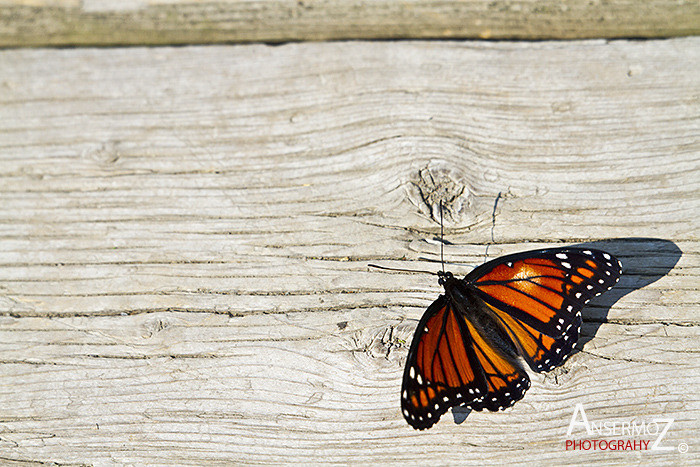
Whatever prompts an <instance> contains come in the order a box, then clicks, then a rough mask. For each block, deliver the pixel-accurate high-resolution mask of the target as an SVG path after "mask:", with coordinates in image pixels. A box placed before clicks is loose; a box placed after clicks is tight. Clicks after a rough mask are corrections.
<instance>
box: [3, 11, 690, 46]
mask: <svg viewBox="0 0 700 467" xmlns="http://www.w3.org/2000/svg"><path fill="white" fill-rule="evenodd" d="M699 33H700V4H699V3H698V2H697V1H696V0H646V1H644V2H639V1H634V0H607V1H604V2H600V1H586V0H556V1H553V0H459V1H443V0H404V1H396V0H379V1H377V0H373V1H366V0H303V1H292V0H253V1H248V0H245V1H244V0H211V1H204V2H203V1H197V0H120V1H113V0H82V1H77V0H0V46H2V47H26V46H66V45H144V44H161V45H162V44H193V43H197V44H210V43H221V42H229V43H230V42H286V41H308V40H344V39H407V38H409V39H428V38H441V39H457V38H461V39H464V38H472V39H475V38H482V39H527V40H533V39H536V40H539V39H586V38H625V37H627V38H630V37H631V38H650V37H654V38H659V37H675V36H687V35H693V34H696V35H697V34H699Z"/></svg>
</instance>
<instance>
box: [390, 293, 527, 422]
mask: <svg viewBox="0 0 700 467" xmlns="http://www.w3.org/2000/svg"><path fill="white" fill-rule="evenodd" d="M529 386H530V380H529V378H528V377H527V374H526V373H525V372H524V371H523V370H522V369H521V368H520V366H519V365H518V363H517V361H516V360H515V359H513V358H512V356H510V355H508V354H507V353H505V352H503V351H502V350H500V349H498V348H496V347H494V346H493V344H491V343H490V342H489V340H488V339H487V338H486V337H485V336H484V333H483V330H481V329H479V328H478V327H477V326H475V325H474V324H473V323H471V322H470V321H469V320H467V319H466V318H465V316H464V315H463V314H462V313H460V312H458V311H456V310H455V307H454V304H452V303H450V300H449V299H448V298H446V297H445V296H443V295H441V296H440V297H439V298H438V299H437V300H436V301H435V302H434V303H433V304H432V305H431V306H430V307H429V308H428V310H427V311H426V312H425V315H424V316H423V318H422V319H421V322H420V323H419V324H418V327H417V329H416V334H415V336H414V338H413V343H412V344H411V349H410V350H409V353H408V361H407V362H406V368H405V370H404V377H403V384H402V388H401V408H402V413H403V415H404V418H405V419H406V421H407V422H408V423H409V424H410V425H411V426H413V427H414V428H417V429H421V430H422V429H426V428H430V427H431V426H432V425H433V424H435V423H436V422H437V421H438V419H439V418H440V416H441V415H442V414H444V413H445V412H447V410H449V408H450V407H454V406H456V405H468V406H473V407H475V408H476V410H481V408H483V407H486V408H489V409H490V410H498V409H501V408H505V407H508V406H511V405H513V403H514V402H515V401H516V400H519V399H520V398H522V396H523V395H524V394H525V391H526V390H527V388H528V387H529ZM477 407H478V408H477Z"/></svg>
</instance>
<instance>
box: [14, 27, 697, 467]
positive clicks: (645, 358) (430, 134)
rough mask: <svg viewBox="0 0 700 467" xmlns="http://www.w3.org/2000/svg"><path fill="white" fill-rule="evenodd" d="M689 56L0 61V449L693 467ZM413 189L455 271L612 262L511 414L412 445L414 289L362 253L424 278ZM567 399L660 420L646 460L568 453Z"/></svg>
mask: <svg viewBox="0 0 700 467" xmlns="http://www.w3.org/2000/svg"><path fill="white" fill-rule="evenodd" d="M699 63H700V38H683V39H673V40H663V41H632V42H627V41H613V42H606V41H583V42H568V43H561V42H542V43H511V42H498V43H483V42H441V43H428V42H401V43H391V42H382V43H366V42H357V43H306V44H288V45H284V46H279V47H271V46H265V45H248V46H210V47H183V48H155V49H152V48H129V49H62V50H59V49H56V50H41V49H38V50H5V51H2V52H0V200H1V202H0V265H1V267H0V461H2V462H7V463H9V462H10V461H19V462H20V463H22V462H44V463H50V462H55V463H59V464H67V465H72V464H94V465H108V464H112V463H115V464H129V463H132V464H199V465H201V464H212V463H221V464H227V463H231V462H234V461H238V462H248V463H278V462H301V461H307V462H318V463H321V462H335V463H343V464H355V463H375V462H390V463H398V462H401V463H410V464H414V463H415V464H417V463H426V462H435V463H440V464H447V463H454V464H470V465H481V464H482V463H488V464H499V465H502V464H520V463H525V462H529V461H538V462H540V463H545V464H557V465H562V464H582V463H592V462H595V461H603V462H605V463H607V464H611V465H625V464H644V465H649V464H656V465H697V463H698V462H700V456H699V455H698V450H699V449H700V446H699V445H698V442H697V434H698V428H699V427H700V425H699V422H698V415H699V412H700V404H699V403H698V383H700V365H699V359H698V350H699V349H698V336H699V334H700V333H699V332H698V329H699V326H698V325H699V324H700V319H699V318H700V314H699V311H700V307H699V306H698V292H697V290H698V271H699V268H700V261H699V260H698V258H699V255H700V244H699V243H698V231H699V230H698V224H699V221H698V217H699V214H700V196H699V193H700V176H699V174H700V140H699V138H698V136H699V135H700V104H699V102H698V99H699V96H700V78H699V77H700V73H698V71H699V70H698V67H699V65H698V64H699ZM440 200H442V201H444V202H445V203H446V211H447V213H446V219H445V237H446V240H448V241H449V242H450V244H448V245H447V246H446V248H445V258H446V260H447V262H448V265H447V266H448V268H449V269H450V270H452V271H453V272H455V273H459V274H463V273H467V272H468V271H470V270H471V268H472V267H474V266H476V265H478V264H481V263H482V262H483V261H484V259H485V258H486V257H489V258H492V257H495V256H499V255H502V254H506V253H512V252H516V251H521V250H526V249H530V248H538V247H545V246H556V245H569V244H588V245H593V246H597V247H600V248H604V249H607V250H609V251H610V252H612V253H614V254H616V255H618V256H619V257H620V259H621V260H622V262H623V265H624V270H625V273H624V275H623V277H622V279H621V281H620V283H619V285H618V286H617V287H616V288H615V289H613V290H612V291H611V292H609V293H608V294H605V295H603V296H601V297H598V298H597V299H596V300H594V301H592V302H591V303H590V304H589V306H588V307H587V308H586V309H585V310H584V314H583V316H584V320H585V323H584V327H583V337H582V339H581V342H580V343H579V344H578V346H577V350H578V351H577V353H575V354H574V355H573V356H572V357H571V358H570V359H569V360H568V361H567V362H566V363H565V364H564V365H563V366H562V367H560V368H558V369H556V370H554V371H553V372H550V373H547V374H544V375H539V374H531V377H532V379H533V387H532V388H531V389H530V390H529V391H528V393H527V394H526V395H525V398H524V399H523V400H522V401H520V402H518V403H517V404H516V405H515V406H514V407H513V408H512V409H509V410H507V411H505V412H500V413H470V414H468V415H467V416H466V420H464V416H465V414H464V413H461V412H459V411H458V412H457V413H454V414H453V413H452V412H449V413H448V414H446V415H445V416H443V418H442V419H441V421H440V422H439V423H438V424H437V425H436V426H435V427H433V428H432V429H431V430H429V431H427V432H417V431H414V430H413V429H411V428H410V427H409V426H408V425H407V424H406V423H405V422H404V420H403V419H402V416H401V413H400V411H399V387H400V383H401V381H400V379H401V375H402V371H403V364H404V361H405V357H406V352H407V346H408V344H409V343H410V341H411V337H412V332H413V330H414V328H415V325H416V323H417V320H418V319H419V318H420V316H421V314H422V313H423V311H424V310H425V308H426V307H427V306H428V305H429V304H430V303H431V301H432V300H434V299H435V297H437V295H438V294H439V293H440V288H439V286H438V284H437V282H436V280H435V277H434V276H430V275H427V274H407V273H397V272H393V273H392V272H384V271H376V270H370V269H368V267H367V264H368V263H370V262H373V263H378V264H381V265H385V266H397V267H408V268H415V269H429V270H436V269H437V268H438V267H439V257H440V256H439V242H438V241H436V236H437V235H438V234H439V230H440V229H439V224H438V222H436V218H437V216H436V213H437V207H436V206H437V204H438V202H439V201H440ZM578 403H581V404H583V405H584V407H585V410H586V415H587V416H588V418H589V419H590V420H592V421H596V422H601V421H617V422H620V423H623V422H626V423H629V422H631V421H636V422H638V423H641V422H642V421H644V422H646V423H649V422H650V421H651V420H652V419H654V418H659V417H661V418H673V419H674V420H675V421H674V423H673V425H672V426H671V428H670V429H669V431H668V433H667V435H666V437H665V438H664V440H663V442H662V443H661V445H662V446H667V447H671V448H672V449H671V450H669V451H653V452H651V451H650V452H641V453H640V452H619V451H604V452H600V451H597V452H592V451H588V452H580V451H578V452H570V451H569V452H567V451H565V440H566V431H567V427H568V426H569V422H570V420H571V417H572V414H573V410H574V406H575V405H576V404H578ZM456 422H458V423H456ZM575 437H576V438H578V439H594V438H596V437H597V436H587V435H585V434H583V433H581V430H579V432H578V433H576V436H575ZM603 438H604V439H611V438H610V437H603ZM616 439H617V438H616ZM635 439H645V440H653V439H655V435H649V436H642V437H638V438H635ZM681 443H687V444H688V447H689V451H688V452H687V453H681V452H679V450H678V446H679V445H680V444H681Z"/></svg>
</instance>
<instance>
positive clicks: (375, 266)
mask: <svg viewBox="0 0 700 467" xmlns="http://www.w3.org/2000/svg"><path fill="white" fill-rule="evenodd" d="M367 267H370V268H376V269H383V270H385V271H399V272H415V273H417V274H432V275H436V273H434V272H432V271H424V270H421V269H403V268H388V267H386V266H378V265H376V264H368V265H367Z"/></svg>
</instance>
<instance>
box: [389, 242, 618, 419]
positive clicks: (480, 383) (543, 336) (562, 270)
mask: <svg viewBox="0 0 700 467" xmlns="http://www.w3.org/2000/svg"><path fill="white" fill-rule="evenodd" d="M621 274H622V263H620V261H619V260H617V259H616V258H615V257H613V256H612V255H611V254H609V253H606V252H604V251H600V250H594V249H591V248H551V249H544V250H534V251H526V252H523V253H516V254H512V255H507V256H503V257H500V258H497V259H495V260H492V261H489V262H487V263H485V264H482V265H481V266H479V267H477V268H476V269H474V270H473V271H472V272H471V273H469V274H468V275H467V276H466V277H465V278H464V279H457V278H455V277H454V276H453V275H452V273H450V272H444V271H440V272H438V282H439V284H440V285H442V286H443V287H444V288H445V294H444V295H440V296H439V297H438V298H437V300H435V302H433V304H432V305H430V307H428V309H427V310H426V312H425V314H424V315H423V317H422V319H421V320H420V322H419V323H418V326H417V328H416V331H415V334H414V336H413V342H412V343H411V347H410V349H409V351H408V359H407V361H406V367H405V370H404V374H403V383H402V388H401V411H402V413H403V416H404V418H405V419H406V421H407V422H408V423H409V425H411V426H412V427H413V428H415V429H418V430H424V429H427V428H430V427H431V426H433V425H434V424H435V423H436V422H437V421H438V419H439V418H440V416H441V415H442V414H444V413H445V412H447V411H448V410H449V409H450V408H451V407H454V406H458V405H462V406H466V407H469V408H471V409H472V410H477V411H481V410H483V409H488V410H491V411H497V410H503V409H505V408H506V407H510V406H512V405H513V404H514V403H515V402H516V401H518V400H520V399H522V398H523V396H524V395H525V391H527V389H528V388H529V387H530V379H529V378H528V376H527V373H526V372H525V370H524V369H523V366H522V364H521V363H520V362H519V360H518V359H517V356H518V355H519V356H521V357H522V358H523V359H524V360H525V361H526V362H527V364H528V365H529V366H530V368H532V369H533V370H534V371H537V372H543V371H549V370H551V369H552V368H554V367H555V366H557V365H559V364H560V363H562V362H563V361H564V359H565V358H566V356H567V355H568V354H569V353H570V352H571V350H572V349H573V347H574V344H575V343H576V340H577V339H578V336H579V329H580V327H581V322H582V320H581V308H583V306H584V305H585V304H586V303H588V301H589V300H590V299H591V298H592V297H594V296H597V295H600V294H601V293H603V292H605V291H607V290H609V289H610V288H612V286H613V285H615V284H616V283H617V281H618V280H619V278H620V275H621Z"/></svg>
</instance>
